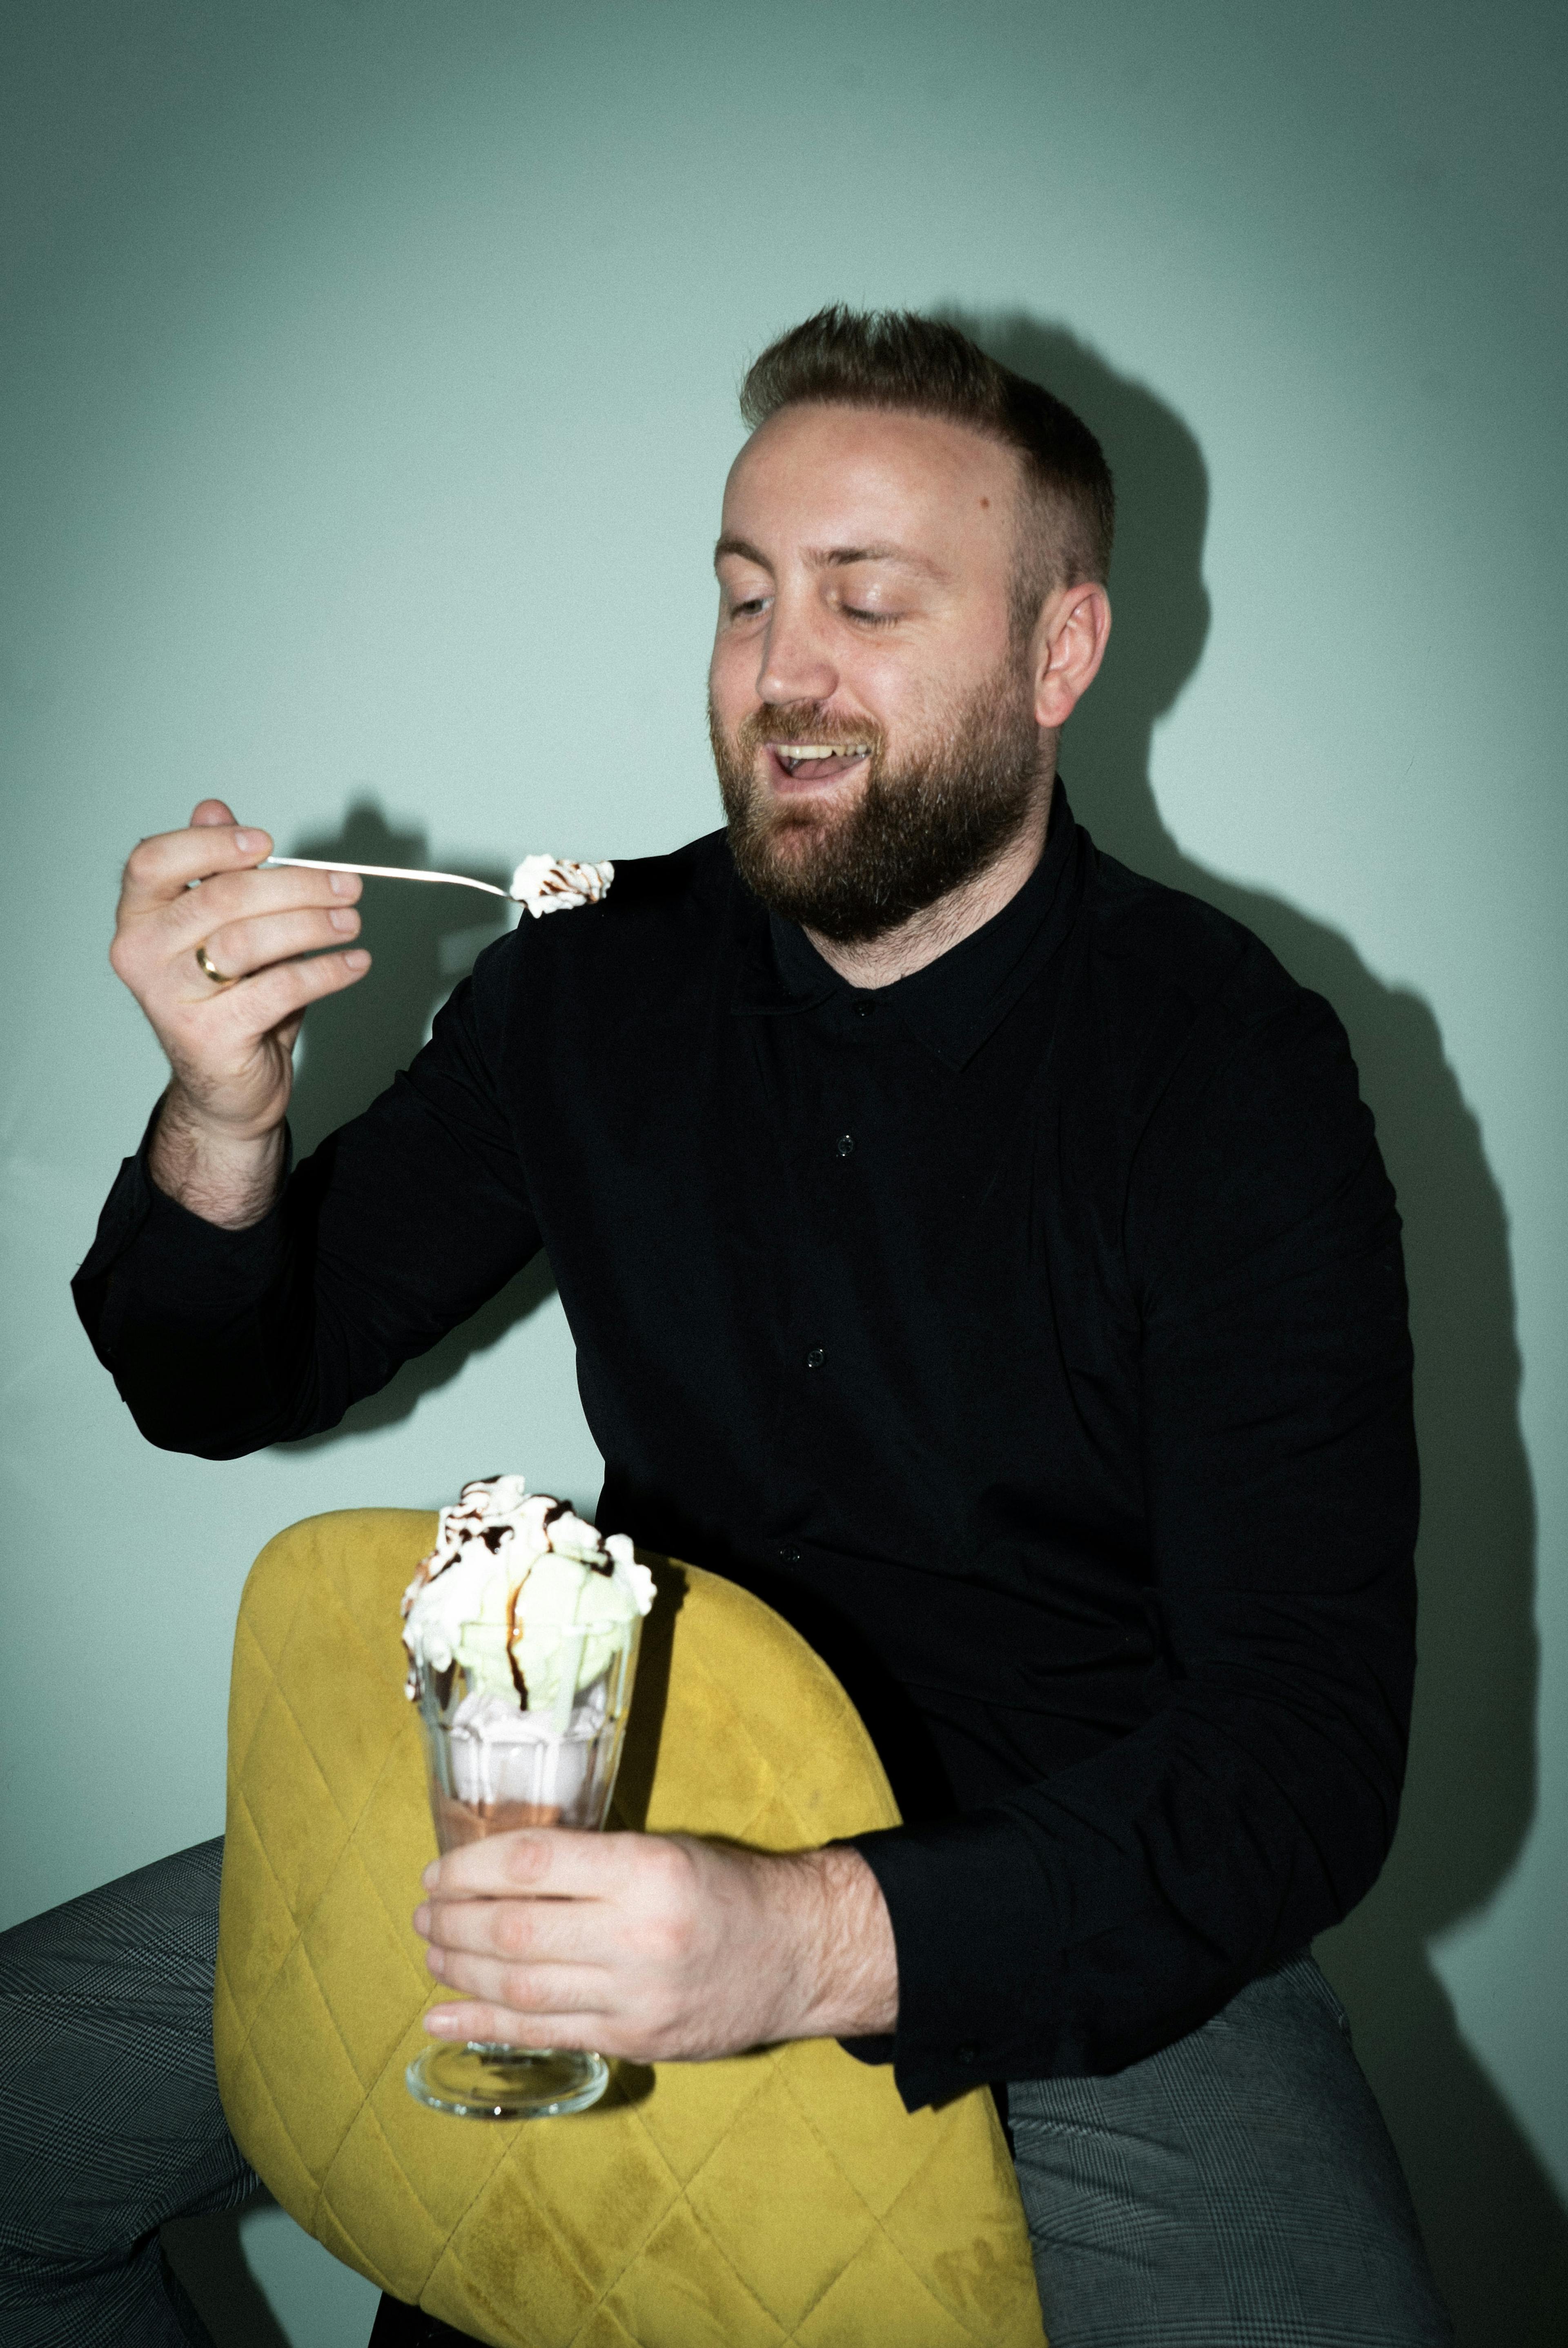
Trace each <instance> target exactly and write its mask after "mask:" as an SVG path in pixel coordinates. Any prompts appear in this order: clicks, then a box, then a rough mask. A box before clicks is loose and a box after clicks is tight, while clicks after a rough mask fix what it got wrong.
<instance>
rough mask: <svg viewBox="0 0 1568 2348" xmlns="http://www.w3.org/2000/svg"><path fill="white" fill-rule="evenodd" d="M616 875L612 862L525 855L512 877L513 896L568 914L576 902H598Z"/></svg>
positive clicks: (534, 910)
mask: <svg viewBox="0 0 1568 2348" xmlns="http://www.w3.org/2000/svg"><path fill="white" fill-rule="evenodd" d="M614 878H615V868H614V865H613V864H611V863H608V862H606V863H603V864H574V863H573V861H572V859H571V858H570V857H568V856H525V857H524V858H523V860H522V862H521V864H520V865H519V866H518V868H517V870H516V871H515V872H514V873H513V874H512V876H511V888H510V889H509V890H508V891H507V892H506V893H507V895H508V896H509V897H512V898H515V899H516V901H517V902H518V903H519V904H520V905H526V906H527V908H528V910H529V911H530V912H531V914H532V915H533V918H534V920H535V921H537V920H538V919H539V917H540V915H541V914H542V913H564V912H568V911H570V910H571V908H572V907H573V905H596V904H597V903H598V902H599V901H600V899H601V898H602V897H603V896H604V894H605V893H606V891H608V889H609V886H610V883H611V882H612V880H614Z"/></svg>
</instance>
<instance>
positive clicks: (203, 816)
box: [191, 799, 237, 825]
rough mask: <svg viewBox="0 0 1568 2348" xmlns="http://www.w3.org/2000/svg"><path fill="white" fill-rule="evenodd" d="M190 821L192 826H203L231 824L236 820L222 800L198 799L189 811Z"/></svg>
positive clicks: (232, 812) (230, 809)
mask: <svg viewBox="0 0 1568 2348" xmlns="http://www.w3.org/2000/svg"><path fill="white" fill-rule="evenodd" d="M236 820H237V819H236V817H235V815H234V811H233V809H232V808H229V807H226V806H225V805H224V803H223V801H222V799H199V800H198V801H197V803H196V805H195V806H194V807H193V808H191V823H192V824H193V825H205V824H216V823H233V822H235V821H236Z"/></svg>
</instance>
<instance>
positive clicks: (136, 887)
mask: <svg viewBox="0 0 1568 2348" xmlns="http://www.w3.org/2000/svg"><path fill="white" fill-rule="evenodd" d="M272 852H273V843H272V839H271V838H270V836H269V835H268V834H267V833H266V832H264V831H245V830H241V829H238V828H235V829H230V828H229V826H228V825H226V824H202V825H201V826H199V827H195V826H193V827H192V828H191V829H190V830H188V831H157V832H154V833H153V834H152V836H151V838H150V839H139V840H138V841H137V844H136V846H135V847H134V848H133V849H132V850H131V851H130V854H129V856H128V857H127V858H126V860H125V875H124V878H123V880H122V881H121V883H120V891H119V909H120V911H121V913H122V914H127V913H144V912H148V911H150V910H151V909H152V908H153V907H154V906H158V905H165V904H168V903H169V902H170V901H171V900H172V899H174V898H176V897H178V895H179V894H180V891H181V890H182V889H184V888H187V887H188V886H189V885H190V883H191V881H192V880H206V879H207V878H208V876H209V875H210V874H211V873H214V872H238V871H242V870H248V869H250V868H251V867H253V866H254V865H257V864H259V863H260V862H261V860H262V859H263V856H270V855H271V854H272Z"/></svg>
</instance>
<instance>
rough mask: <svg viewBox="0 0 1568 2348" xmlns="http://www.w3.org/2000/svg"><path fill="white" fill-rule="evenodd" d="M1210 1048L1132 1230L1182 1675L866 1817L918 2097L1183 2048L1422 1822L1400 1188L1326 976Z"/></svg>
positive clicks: (1155, 1522) (1162, 1543)
mask: <svg viewBox="0 0 1568 2348" xmlns="http://www.w3.org/2000/svg"><path fill="white" fill-rule="evenodd" d="M1189 1059H1190V1061H1191V1063H1192V1064H1193V1065H1192V1066H1191V1067H1189V1068H1188V1069H1186V1070H1185V1071H1179V1073H1178V1078H1177V1080H1175V1081H1173V1082H1172V1084H1171V1086H1169V1087H1168V1089H1167V1094H1166V1097H1165V1098H1164V1099H1163V1101H1162V1102H1161V1106H1160V1107H1159V1108H1158V1110H1157V1111H1156V1112H1155V1114H1154V1115H1153V1117H1151V1118H1150V1121H1149V1123H1148V1126H1147V1128H1146V1129H1145V1131H1144V1133H1143V1135H1142V1138H1141V1140H1140V1145H1139V1148H1138V1150H1137V1152H1136V1156H1135V1158H1134V1159H1133V1164H1132V1171H1131V1176H1130V1182H1129V1187H1128V1192H1127V1208H1126V1217H1125V1226H1124V1245H1125V1257H1126V1269H1127V1272H1128V1277H1129V1280H1130V1285H1131V1288H1132V1292H1133V1293H1134V1295H1135V1296H1136V1298H1137V1301H1138V1305H1139V1310H1140V1323H1141V1335H1140V1419H1141V1441H1142V1456H1143V1463H1144V1477H1145V1502H1146V1519H1147V1528H1148V1544H1149V1560H1150V1564H1149V1570H1150V1577H1151V1581H1152V1586H1153V1592H1154V1595H1155V1598H1156V1601H1157V1610H1158V1617H1159V1622H1160V1624H1161V1633H1162V1639H1163V1644H1164V1650H1165V1663H1166V1687H1165V1694H1164V1696H1163V1700H1162V1701H1161V1702H1160V1703H1159V1704H1158V1705H1157V1708H1156V1709H1155V1710H1154V1711H1153V1713H1152V1714H1151V1715H1150V1718H1149V1719H1148V1720H1147V1721H1146V1722H1145V1723H1144V1724H1143V1725H1142V1726H1141V1727H1140V1728H1139V1729H1137V1730H1135V1731H1134V1732H1132V1733H1131V1734H1130V1735H1125V1736H1123V1737H1121V1738H1120V1739H1119V1740H1118V1741H1117V1742H1115V1743H1113V1744H1111V1745H1109V1746H1107V1747H1106V1748H1105V1749H1104V1750H1102V1751H1101V1752H1099V1754H1097V1755H1095V1756H1093V1757H1091V1758H1089V1759H1088V1760H1086V1761H1083V1762H1081V1763H1079V1764H1078V1765H1076V1766H1072V1767H1069V1768H1068V1769H1065V1770H1063V1771H1061V1772H1060V1773H1058V1774H1057V1775H1055V1776H1051V1777H1049V1778H1048V1779H1045V1780H1042V1781H1040V1782H1038V1783H1036V1784H1034V1785H1032V1786H1029V1787H1025V1788H1023V1789H1021V1790H1020V1791H1019V1792H1017V1793H1016V1794H1015V1795H1010V1796H1008V1797H1006V1798H1005V1799H1002V1800H999V1801H997V1802H996V1803H995V1804H994V1805H993V1806H991V1807H987V1808H985V1809H984V1810H976V1811H972V1812H968V1813H966V1814H964V1815H962V1816H959V1817H956V1818H948V1819H944V1820H940V1821H937V1822H935V1823H933V1824H931V1825H927V1826H921V1827H918V1828H897V1829H892V1830H891V1831H888V1832H885V1833H882V1834H876V1835H868V1836H865V1837H861V1838H858V1847H859V1848H860V1849H861V1851H862V1853H863V1854H864V1856H865V1858H866V1859H867V1860H868V1862H869V1863H870V1865H871V1866H872V1869H873V1871H874V1872H875V1874H876V1875H877V1878H878V1879H879V1881H880V1883H881V1885H882V1890H883V1893H884V1895H885V1897H886V1899H887V1902H888V1906H889V1910H890V1911H891V1914H892V1923H893V1930H894V1934H895V1938H896V1941H897V1947H898V1958H899V1974H900V2010H899V2024H898V2032H897V2038H896V2042H895V2045H894V2049H893V2055H894V2061H895V2065H896V2076H897V2080H898V2084H899V2086H900V2089H901V2092H902V2093H903V2097H904V2100H905V2102H906V2103H907V2104H909V2105H910V2106H911V2107H912V2108H913V2107H914V2106H918V2105H920V2104H923V2103H926V2102H932V2101H938V2100H940V2099H941V2098H942V2097H944V2096H949V2095H952V2094H954V2093H956V2092H957V2091H959V2090H960V2089H962V2088H964V2087H966V2086H972V2085H975V2084H976V2083H977V2082H979V2081H982V2080H988V2079H1008V2078H1013V2079H1019V2078H1041V2077H1047V2076H1050V2075H1061V2074H1067V2075H1075V2074H1076V2075H1082V2074H1092V2073H1106V2072H1111V2071H1116V2070H1119V2069H1120V2068H1122V2067H1123V2066H1124V2065H1127V2064H1129V2063H1131V2062H1134V2061H1136V2060H1138V2059H1139V2058H1140V2057H1141V2056H1143V2055H1149V2054H1151V2053H1153V2052H1155V2051H1156V2050H1157V2049H1158V2048H1159V2047H1161V2045H1164V2044H1169V2043H1170V2042H1171V2040H1173V2039H1175V2038H1177V2037H1179V2036H1181V2034H1183V2033H1185V2032H1186V2031H1188V2030H1190V2029H1191V2028H1194V2027H1195V2026H1197V2025H1198V2024H1200V2023H1202V2022H1203V2021H1205V2020H1207V2019H1208V2018H1209V2017H1210V2016H1211V2015H1212V2014H1213V2013H1217V2012H1218V2010H1219V2009H1220V2007H1221V2006H1222V2005H1223V2004H1224V2003H1226V2002H1227V2000H1228V1999H1229V1998H1230V1997H1231V1996H1232V1995H1233V1994H1234V1993H1235V1992H1236V1991H1237V1990H1238V1989H1240V1988H1241V1987H1242V1986H1243V1984H1244V1983H1245V1982H1248V1981H1249V1980H1252V1979H1253V1978H1255V1976H1256V1975H1257V1974H1258V1973H1260V1972H1264V1971H1266V1970H1267V1969H1268V1968H1269V1967H1270V1966H1272V1965H1274V1964H1277V1963H1280V1962H1284V1960H1285V1959H1287V1958H1288V1957H1290V1956H1292V1955H1294V1954H1295V1953H1297V1952H1299V1951H1300V1950H1301V1949H1303V1948H1304V1947H1305V1946H1306V1944H1307V1943H1308V1942H1310V1941H1311V1940H1312V1939H1313V1937H1314V1935H1315V1934H1316V1933H1318V1932H1320V1931H1324V1930H1326V1928H1327V1927H1328V1926H1329V1925H1331V1924H1334V1923H1336V1922H1337V1921H1339V1920H1340V1919H1341V1918H1342V1917H1343V1916H1344V1915H1346V1913H1347V1911H1348V1910H1350V1909H1351V1908H1352V1907H1353V1906H1354V1905H1355V1903H1356V1901H1357V1900H1359V1899H1360V1898H1361V1896H1362V1895H1363V1893H1364V1892H1365V1891H1366V1890H1367V1888H1368V1886H1369V1885H1370V1884H1371V1882H1372V1881H1373V1879H1374V1878H1375V1877H1376V1875H1377V1871H1378V1869H1379V1868H1380V1866H1381V1865H1382V1862H1383V1859H1384V1858H1385V1856H1386V1855H1387V1849H1388V1846H1389V1844H1390V1842H1391V1840H1392V1838H1393V1831H1394V1826H1395V1820H1396V1817H1397V1813H1398V1797H1399V1790H1400V1786H1401V1782H1402V1778H1403V1773H1404V1760H1405V1747H1406V1740H1407V1735H1408V1723H1409V1710H1410V1696H1411V1686H1412V1678H1413V1672H1414V1659H1415V1653H1414V1632H1415V1580H1414V1565H1413V1558H1414V1546H1415V1535H1416V1524H1417V1515H1418V1478H1417V1464H1416V1453H1415V1438H1414V1431H1413V1424H1412V1415H1411V1392H1410V1367H1411V1364H1410V1346H1409V1338H1408V1316H1407V1310H1406V1297H1405V1285H1404V1274H1403V1266H1402V1260H1401V1253H1400V1246H1399V1221H1398V1214H1397V1212H1396V1210H1395V1206H1394V1197H1393V1192H1392V1189H1391V1188H1390V1186H1389V1183H1388V1180H1387V1176H1386V1174H1385V1173H1384V1170H1383V1167H1382V1162H1381V1159H1380V1158H1379V1156H1378V1152H1377V1144H1376V1140H1375V1138H1374V1135H1373V1128H1372V1119H1371V1117H1370V1115H1369V1113H1368V1112H1367V1109H1366V1108H1365V1107H1364V1106H1363V1105H1362V1103H1361V1102H1360V1100H1359V1097H1358V1096H1357V1084H1356V1072H1355V1068H1354V1066H1353V1064H1352V1062H1351V1059H1350V1055H1349V1049H1348V1046H1347V1045H1346V1040H1345V1037H1344V1034H1343V1031H1342V1030H1341V1028H1340V1027H1339V1025H1338V1022H1337V1021H1336V1019H1335V1018H1334V1015H1333V1014H1332V1013H1331V1012H1330V1011H1329V1009H1328V1007H1327V1005H1326V1004H1324V1003H1322V1002H1321V1001H1320V1000H1319V999H1318V998H1317V997H1315V996H1312V995H1307V994H1297V995H1295V997H1294V999H1293V1000H1292V1001H1291V1002H1290V1004H1288V1006H1287V1007H1286V1008H1284V1010H1283V1011H1276V1013H1275V1014H1274V1016H1272V1017H1270V1018H1269V1019H1267V1020H1265V1021H1263V1022H1261V1023H1260V1024H1259V1025H1257V1026H1255V1027H1254V1028H1253V1030H1252V1031H1251V1032H1247V1033H1244V1034H1242V1035H1237V1036H1233V1037H1228V1038H1222V1040H1221V1041H1220V1042H1219V1043H1218V1044H1217V1045H1215V1047H1214V1048H1213V1049H1212V1050H1210V1051H1209V1052H1208V1053H1207V1054H1203V1055H1200V1054H1196V1053H1194V1054H1191V1055H1189ZM1200 1062H1203V1063H1206V1065H1205V1066H1200V1065H1199V1064H1200ZM865 2051H866V2052H868V2053H873V2052H874V2051H875V2050H874V2049H872V2048H870V2047H868V2048H867V2049H866V2050H865Z"/></svg>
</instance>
